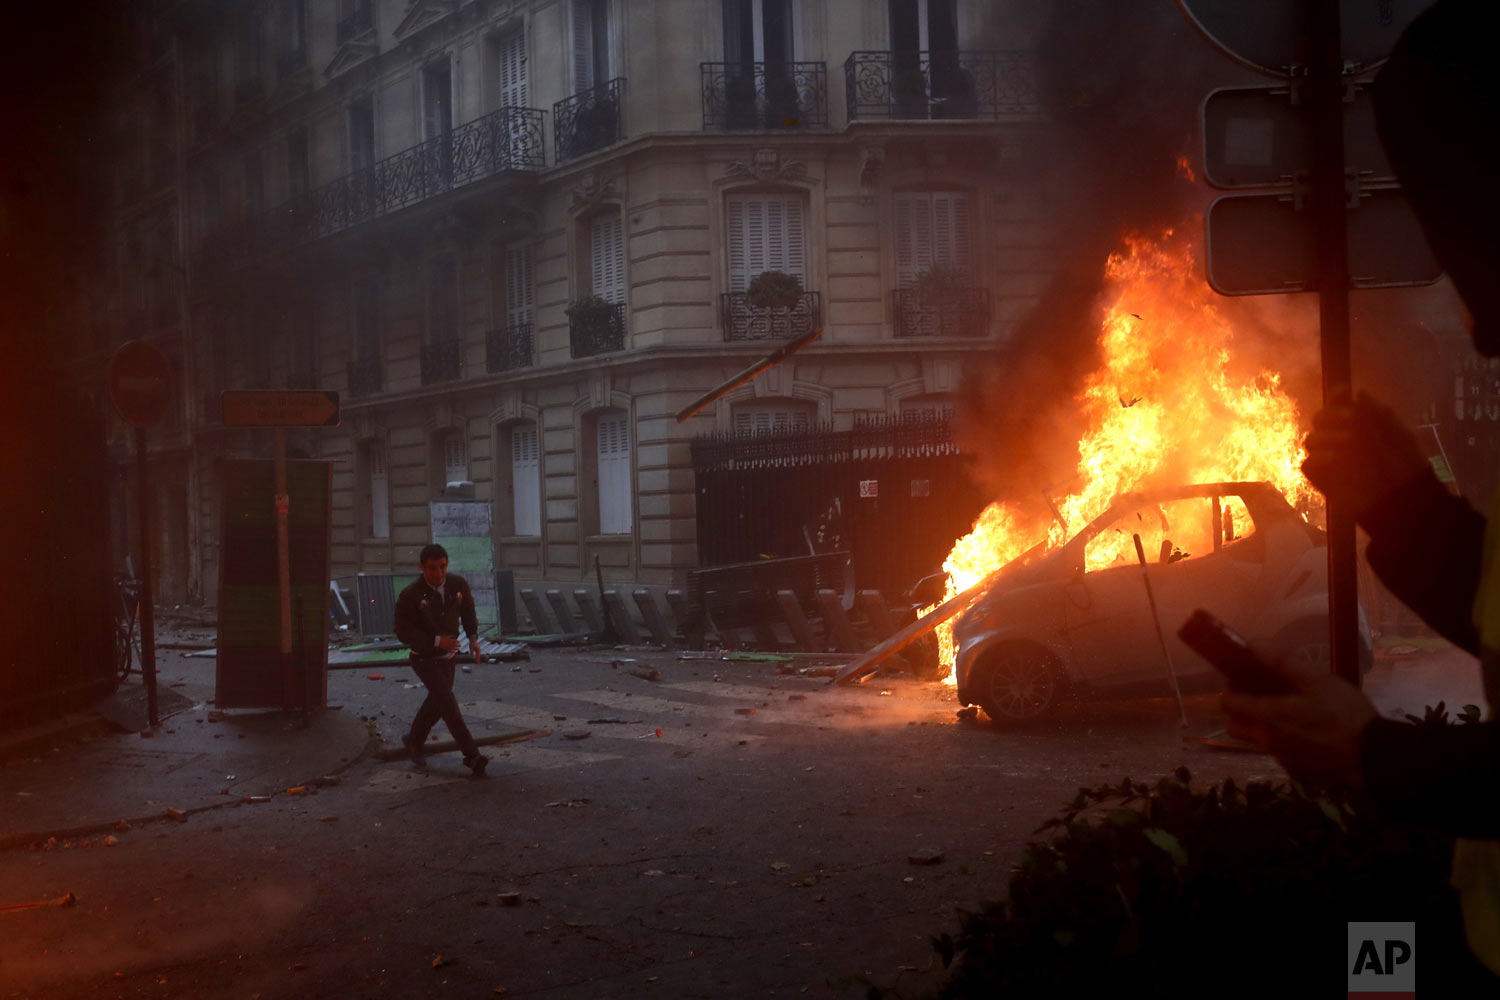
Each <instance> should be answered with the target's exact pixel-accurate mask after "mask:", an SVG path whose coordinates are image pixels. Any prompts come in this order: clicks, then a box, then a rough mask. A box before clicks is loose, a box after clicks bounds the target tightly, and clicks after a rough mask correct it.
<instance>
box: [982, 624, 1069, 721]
mask: <svg viewBox="0 0 1500 1000" xmlns="http://www.w3.org/2000/svg"><path fill="white" fill-rule="evenodd" d="M1061 689H1062V674H1061V671H1060V670H1059V669H1058V665H1057V661H1056V660H1055V659H1053V657H1052V655H1051V654H1050V653H1048V652H1047V651H1046V650H1045V649H1042V648H1041V647H1039V646H1032V645H1028V644H1025V643H1013V644H1011V645H1006V646H1001V647H1000V648H998V649H996V650H994V651H993V652H991V653H989V654H988V655H987V656H985V658H984V661H983V663H982V664H981V665H980V668H979V671H978V676H976V677H975V678H974V679H973V680H972V681H971V682H970V692H971V694H972V695H973V697H974V700H975V701H977V702H978V703H979V707H981V708H983V709H984V714H985V715H988V716H989V717H990V720H991V721H992V722H995V723H997V724H999V725H1002V726H1008V725H1019V724H1022V723H1027V722H1034V721H1036V720H1037V719H1040V718H1042V717H1043V716H1045V715H1046V714H1047V713H1049V712H1051V711H1052V709H1053V708H1054V707H1055V706H1056V704H1057V701H1058V698H1059V696H1060V695H1061V693H1062V690H1061Z"/></svg>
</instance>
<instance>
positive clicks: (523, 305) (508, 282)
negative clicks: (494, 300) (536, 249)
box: [504, 247, 533, 326]
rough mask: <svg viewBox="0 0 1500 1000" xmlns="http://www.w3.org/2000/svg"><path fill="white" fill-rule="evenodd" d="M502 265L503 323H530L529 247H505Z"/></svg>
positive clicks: (531, 293)
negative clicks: (503, 287) (503, 275)
mask: <svg viewBox="0 0 1500 1000" xmlns="http://www.w3.org/2000/svg"><path fill="white" fill-rule="evenodd" d="M504 266H505V323H506V325H507V326H518V325H520V324H522V323H530V322H531V316H532V308H533V298H532V296H533V292H532V285H531V247H511V248H509V249H507V250H506V251H505V265H504Z"/></svg>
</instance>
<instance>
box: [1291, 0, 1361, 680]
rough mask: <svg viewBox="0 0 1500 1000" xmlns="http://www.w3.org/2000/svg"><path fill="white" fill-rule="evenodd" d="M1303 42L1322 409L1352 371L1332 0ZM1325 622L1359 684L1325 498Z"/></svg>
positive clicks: (1341, 537) (1349, 599)
mask: <svg viewBox="0 0 1500 1000" xmlns="http://www.w3.org/2000/svg"><path fill="white" fill-rule="evenodd" d="M1304 9H1305V10H1306V12H1307V18H1308V37H1309V40H1310V42H1311V45H1310V48H1309V52H1310V58H1309V60H1308V67H1307V105H1308V115H1307V125H1308V130H1309V135H1308V140H1309V142H1308V148H1309V149H1310V150H1311V151H1312V168H1311V177H1310V178H1309V179H1310V181H1311V189H1312V190H1311V192H1310V195H1311V206H1310V207H1311V211H1312V216H1313V225H1314V233H1315V240H1316V244H1315V245H1316V247H1317V260H1318V263H1317V289H1318V320H1319V326H1320V329H1321V333H1322V337H1321V345H1322V363H1323V405H1324V406H1325V407H1327V406H1332V405H1336V404H1339V403H1342V402H1347V401H1348V400H1349V399H1350V397H1351V396H1352V385H1353V373H1352V371H1351V363H1350V354H1349V241H1348V228H1347V219H1346V214H1347V209H1346V204H1347V200H1348V199H1349V198H1350V197H1351V196H1352V197H1358V195H1357V192H1351V190H1350V188H1349V185H1348V184H1347V183H1346V175H1345V170H1344V122H1343V104H1344V80H1343V68H1344V61H1343V54H1342V52H1341V48H1340V34H1339V4H1338V0H1309V2H1308V3H1307V5H1306V7H1305V8H1304ZM1327 509H1328V623H1329V633H1330V635H1329V641H1330V649H1331V651H1332V661H1333V670H1334V673H1336V674H1338V675H1339V676H1340V677H1342V678H1344V680H1346V681H1349V682H1350V683H1351V684H1354V685H1355V686H1358V685H1359V681H1360V676H1359V577H1358V575H1357V571H1356V566H1355V558H1356V553H1355V544H1354V518H1353V517H1352V516H1351V515H1350V514H1349V512H1348V510H1347V509H1346V508H1345V506H1344V505H1342V504H1340V503H1337V502H1335V501H1334V500H1332V499H1329V500H1328V508H1327Z"/></svg>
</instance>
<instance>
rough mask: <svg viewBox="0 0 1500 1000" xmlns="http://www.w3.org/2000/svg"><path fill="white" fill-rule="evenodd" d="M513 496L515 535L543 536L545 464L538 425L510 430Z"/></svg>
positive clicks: (514, 425) (526, 425) (515, 425)
mask: <svg viewBox="0 0 1500 1000" xmlns="http://www.w3.org/2000/svg"><path fill="white" fill-rule="evenodd" d="M510 492H511V515H512V529H511V533H512V534H514V535H520V536H526V537H537V536H540V535H541V533H542V462H541V449H540V447H539V442H538V440H537V432H536V424H535V423H532V422H527V423H520V424H512V425H511V429H510Z"/></svg>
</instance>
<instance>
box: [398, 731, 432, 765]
mask: <svg viewBox="0 0 1500 1000" xmlns="http://www.w3.org/2000/svg"><path fill="white" fill-rule="evenodd" d="M401 745H402V746H404V747H406V752H407V753H409V754H411V762H412V766H413V767H426V766H427V758H426V756H424V755H423V753H422V747H421V745H420V744H418V743H417V742H416V741H415V740H413V739H412V738H411V733H406V734H405V735H403V736H402V737H401Z"/></svg>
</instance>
